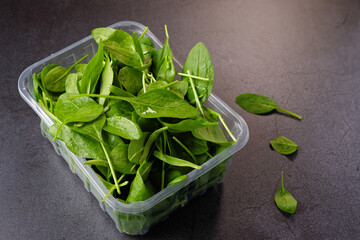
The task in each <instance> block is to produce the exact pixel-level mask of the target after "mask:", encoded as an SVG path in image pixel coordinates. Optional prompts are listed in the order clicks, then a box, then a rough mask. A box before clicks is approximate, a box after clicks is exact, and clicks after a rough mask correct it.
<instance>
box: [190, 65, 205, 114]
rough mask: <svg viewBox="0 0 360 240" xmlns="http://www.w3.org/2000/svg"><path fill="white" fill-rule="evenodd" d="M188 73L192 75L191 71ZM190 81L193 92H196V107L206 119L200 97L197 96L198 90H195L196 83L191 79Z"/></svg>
mask: <svg viewBox="0 0 360 240" xmlns="http://www.w3.org/2000/svg"><path fill="white" fill-rule="evenodd" d="M187 73H188V74H189V75H190V71H189V70H188V71H187ZM189 81H190V84H191V88H192V90H193V92H194V97H195V100H196V105H197V106H198V108H199V110H200V112H201V115H202V116H203V117H204V118H205V114H204V111H203V109H202V107H201V103H200V101H199V97H198V95H197V92H196V89H195V85H194V82H193V80H192V78H191V77H189Z"/></svg>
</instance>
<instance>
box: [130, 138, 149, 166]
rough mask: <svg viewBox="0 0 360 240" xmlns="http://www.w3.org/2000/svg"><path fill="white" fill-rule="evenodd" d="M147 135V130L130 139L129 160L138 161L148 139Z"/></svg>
mask: <svg viewBox="0 0 360 240" xmlns="http://www.w3.org/2000/svg"><path fill="white" fill-rule="evenodd" d="M149 135H150V133H149V132H143V134H142V136H141V138H140V139H137V140H131V141H130V144H129V151H128V158H129V161H130V162H132V163H139V160H140V156H141V154H142V152H143V150H144V147H145V142H146V140H147V139H148V137H149Z"/></svg>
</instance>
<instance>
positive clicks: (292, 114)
mask: <svg viewBox="0 0 360 240" xmlns="http://www.w3.org/2000/svg"><path fill="white" fill-rule="evenodd" d="M276 109H277V110H279V111H282V112H285V113H287V114H290V115H291V116H293V117H296V118H298V119H302V117H301V116H299V115H297V114H295V113H293V112H290V111H288V110H285V109H282V108H280V107H277V108H276Z"/></svg>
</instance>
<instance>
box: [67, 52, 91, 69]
mask: <svg viewBox="0 0 360 240" xmlns="http://www.w3.org/2000/svg"><path fill="white" fill-rule="evenodd" d="M87 56H88V55H87V54H86V55H85V56H83V57H82V58H80V59H79V60H78V61H77V62H76V63H74V64H73V65H71V66H70V67H69V68H71V69H73V68H74V67H75V66H76V65H77V64H79V63H80V62H81V61H82V60H84V59H85V58H86V57H87Z"/></svg>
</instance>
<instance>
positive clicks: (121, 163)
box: [110, 145, 136, 174]
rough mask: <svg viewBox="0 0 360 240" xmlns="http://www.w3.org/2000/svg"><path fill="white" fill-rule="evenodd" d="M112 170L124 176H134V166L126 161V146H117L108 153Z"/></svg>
mask: <svg viewBox="0 0 360 240" xmlns="http://www.w3.org/2000/svg"><path fill="white" fill-rule="evenodd" d="M110 159H111V162H112V163H113V165H114V169H115V170H116V171H118V172H121V173H125V174H135V173H136V170H135V167H134V166H135V164H134V163H132V162H130V161H129V160H128V145H119V146H117V147H115V148H114V149H113V150H112V151H111V152H110Z"/></svg>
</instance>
